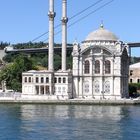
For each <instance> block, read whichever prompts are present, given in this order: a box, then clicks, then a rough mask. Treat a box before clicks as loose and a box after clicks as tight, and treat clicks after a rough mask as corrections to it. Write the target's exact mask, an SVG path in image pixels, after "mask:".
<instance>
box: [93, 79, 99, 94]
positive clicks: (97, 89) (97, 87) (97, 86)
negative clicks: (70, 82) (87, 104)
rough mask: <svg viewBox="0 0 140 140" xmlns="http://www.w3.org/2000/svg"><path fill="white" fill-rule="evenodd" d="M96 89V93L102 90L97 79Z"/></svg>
mask: <svg viewBox="0 0 140 140" xmlns="http://www.w3.org/2000/svg"><path fill="white" fill-rule="evenodd" d="M94 90H95V93H99V92H100V85H99V81H95V84H94Z"/></svg>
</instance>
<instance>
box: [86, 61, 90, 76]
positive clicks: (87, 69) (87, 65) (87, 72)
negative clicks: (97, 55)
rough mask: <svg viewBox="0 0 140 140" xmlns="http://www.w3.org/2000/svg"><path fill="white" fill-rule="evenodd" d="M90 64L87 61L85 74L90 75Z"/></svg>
mask: <svg viewBox="0 0 140 140" xmlns="http://www.w3.org/2000/svg"><path fill="white" fill-rule="evenodd" d="M89 69H90V64H89V61H88V60H86V61H85V74H89Z"/></svg>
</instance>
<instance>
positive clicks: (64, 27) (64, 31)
mask: <svg viewBox="0 0 140 140" xmlns="http://www.w3.org/2000/svg"><path fill="white" fill-rule="evenodd" d="M61 21H62V64H61V69H62V71H66V55H67V52H66V48H67V22H68V18H67V0H62V19H61Z"/></svg>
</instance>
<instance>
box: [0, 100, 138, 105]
mask: <svg viewBox="0 0 140 140" xmlns="http://www.w3.org/2000/svg"><path fill="white" fill-rule="evenodd" d="M0 104H48V105H49V104H53V105H140V99H120V100H92V99H86V100H85V99H84V100H83V99H67V100H29V99H28V100H25V99H0Z"/></svg>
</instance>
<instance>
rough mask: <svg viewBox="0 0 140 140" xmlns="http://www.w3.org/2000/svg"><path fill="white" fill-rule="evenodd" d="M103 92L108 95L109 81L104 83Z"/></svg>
mask: <svg viewBox="0 0 140 140" xmlns="http://www.w3.org/2000/svg"><path fill="white" fill-rule="evenodd" d="M104 91H105V93H110V82H109V81H106V82H105V84H104Z"/></svg>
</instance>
